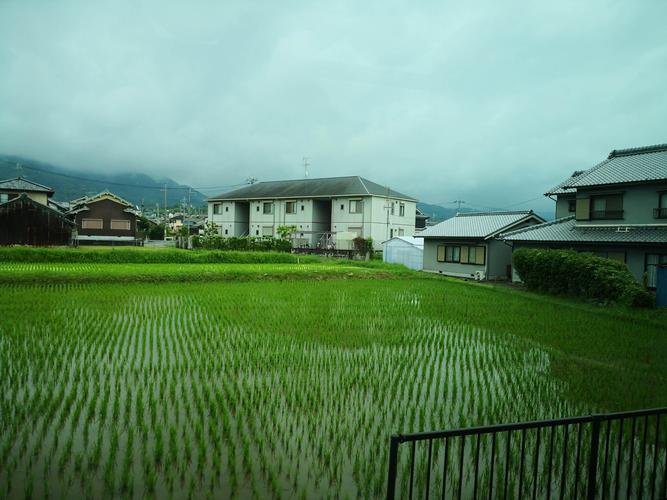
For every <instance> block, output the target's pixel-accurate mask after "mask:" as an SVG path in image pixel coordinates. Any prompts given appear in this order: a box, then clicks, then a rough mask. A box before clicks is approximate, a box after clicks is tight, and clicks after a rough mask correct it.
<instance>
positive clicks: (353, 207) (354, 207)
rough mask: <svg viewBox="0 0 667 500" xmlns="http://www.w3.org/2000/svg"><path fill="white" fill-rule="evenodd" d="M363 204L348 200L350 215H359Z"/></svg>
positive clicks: (359, 201) (358, 201)
mask: <svg viewBox="0 0 667 500" xmlns="http://www.w3.org/2000/svg"><path fill="white" fill-rule="evenodd" d="M363 207H364V204H363V202H362V201H361V200H350V213H351V214H360V213H361V211H362V210H363Z"/></svg>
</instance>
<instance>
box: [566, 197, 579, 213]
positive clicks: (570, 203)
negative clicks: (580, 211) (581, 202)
mask: <svg viewBox="0 0 667 500" xmlns="http://www.w3.org/2000/svg"><path fill="white" fill-rule="evenodd" d="M567 211H568V212H570V213H572V214H573V213H575V212H576V211H577V200H576V199H575V200H567Z"/></svg>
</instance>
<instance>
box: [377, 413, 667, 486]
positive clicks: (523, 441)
mask: <svg viewBox="0 0 667 500" xmlns="http://www.w3.org/2000/svg"><path fill="white" fill-rule="evenodd" d="M665 414H667V408H657V409H652V410H640V411H631V412H625V413H612V414H605V415H589V416H584V417H574V418H564V419H557V420H544V421H537V422H524V423H516V424H505V425H493V426H487V427H475V428H469V429H457V430H450V431H439V432H424V433H418V434H407V435H402V434H399V435H394V436H392V437H391V442H390V450H389V474H388V476H389V477H388V483H387V498H388V499H394V498H426V499H429V498H434V499H445V498H547V499H551V498H554V499H556V498H558V499H563V498H568V499H570V498H587V499H594V498H600V499H605V498H609V499H616V498H667V453H666V450H667V448H666V446H667V419H665V418H664V415H665ZM401 445H403V446H401Z"/></svg>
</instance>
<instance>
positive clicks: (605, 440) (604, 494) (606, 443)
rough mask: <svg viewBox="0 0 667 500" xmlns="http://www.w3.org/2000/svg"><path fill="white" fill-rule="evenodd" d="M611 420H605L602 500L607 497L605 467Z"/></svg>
mask: <svg viewBox="0 0 667 500" xmlns="http://www.w3.org/2000/svg"><path fill="white" fill-rule="evenodd" d="M611 423H612V421H611V420H607V432H606V435H605V438H604V465H603V466H602V491H601V493H602V497H601V499H600V500H604V499H605V498H606V496H607V465H608V464H609V439H610V437H611Z"/></svg>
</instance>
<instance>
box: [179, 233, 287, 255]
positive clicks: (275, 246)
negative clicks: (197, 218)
mask: <svg viewBox="0 0 667 500" xmlns="http://www.w3.org/2000/svg"><path fill="white" fill-rule="evenodd" d="M192 246H193V247H194V248H205V249H207V250H240V251H249V250H250V251H254V252H291V251H292V242H291V241H289V240H283V239H279V238H266V237H264V238H255V237H252V236H248V237H231V238H223V237H221V236H213V237H209V238H205V237H204V238H202V237H201V236H193V237H192Z"/></svg>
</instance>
